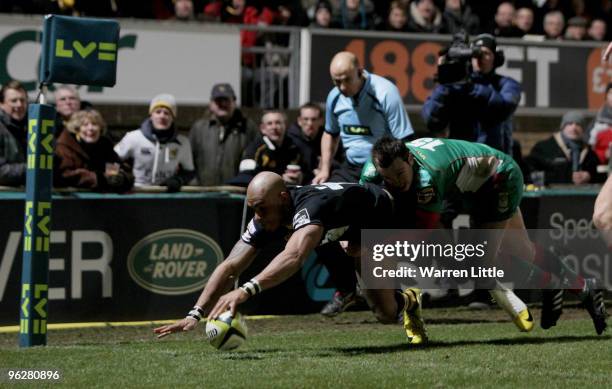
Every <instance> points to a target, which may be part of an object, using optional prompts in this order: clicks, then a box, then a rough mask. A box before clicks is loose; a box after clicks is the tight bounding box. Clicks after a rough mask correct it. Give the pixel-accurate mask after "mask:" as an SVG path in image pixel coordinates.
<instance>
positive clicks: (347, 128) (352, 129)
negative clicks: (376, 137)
mask: <svg viewBox="0 0 612 389" xmlns="http://www.w3.org/2000/svg"><path fill="white" fill-rule="evenodd" d="M342 130H343V131H344V133H345V134H349V135H372V130H370V127H368V126H361V125H358V124H345V125H344V126H342Z"/></svg>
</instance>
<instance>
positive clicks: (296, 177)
mask: <svg viewBox="0 0 612 389" xmlns="http://www.w3.org/2000/svg"><path fill="white" fill-rule="evenodd" d="M303 179H304V175H303V174H302V172H290V171H288V170H287V171H285V173H283V181H285V183H287V184H291V185H299V184H301V183H302V180H303Z"/></svg>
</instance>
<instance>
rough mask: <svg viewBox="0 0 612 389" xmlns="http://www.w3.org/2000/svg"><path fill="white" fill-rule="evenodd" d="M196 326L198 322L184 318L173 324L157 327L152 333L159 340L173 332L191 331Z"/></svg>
mask: <svg viewBox="0 0 612 389" xmlns="http://www.w3.org/2000/svg"><path fill="white" fill-rule="evenodd" d="M197 325H198V321H197V320H196V319H192V318H187V317H186V318H184V319H181V320H179V321H177V322H176V323H174V324H167V325H165V326H161V327H157V328H155V329H154V330H153V332H154V333H156V334H157V337H158V338H159V339H161V338H163V337H164V336H168V335H170V334H173V333H175V332H181V331H191V330H193V329H194V328H196V326H197Z"/></svg>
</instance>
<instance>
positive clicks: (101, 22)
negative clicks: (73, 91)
mask: <svg viewBox="0 0 612 389" xmlns="http://www.w3.org/2000/svg"><path fill="white" fill-rule="evenodd" d="M118 42H119V23H118V22H117V21H115V20H108V19H93V18H77V17H71V16H58V15H47V16H45V21H44V26H43V38H42V50H41V63H40V74H39V79H40V82H42V83H45V84H50V83H54V82H55V83H66V84H77V85H95V86H109V87H110V86H114V85H115V81H116V75H117V52H118Z"/></svg>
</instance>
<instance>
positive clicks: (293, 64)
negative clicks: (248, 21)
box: [240, 25, 301, 109]
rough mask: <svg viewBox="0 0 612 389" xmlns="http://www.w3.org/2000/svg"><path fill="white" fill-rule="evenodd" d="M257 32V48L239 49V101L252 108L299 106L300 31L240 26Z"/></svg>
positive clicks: (296, 29)
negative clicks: (240, 68)
mask: <svg viewBox="0 0 612 389" xmlns="http://www.w3.org/2000/svg"><path fill="white" fill-rule="evenodd" d="M240 30H241V33H242V32H243V31H254V32H256V33H257V35H258V36H257V38H258V39H257V45H256V46H253V47H242V49H241V50H242V81H241V82H242V85H241V88H242V101H243V105H246V106H251V107H256V108H263V109H267V108H295V107H297V106H298V105H299V87H300V86H299V81H300V80H299V75H300V58H299V55H300V31H301V30H300V28H298V27H280V26H266V27H259V26H249V25H241V26H240Z"/></svg>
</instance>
